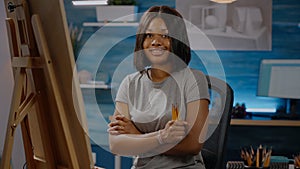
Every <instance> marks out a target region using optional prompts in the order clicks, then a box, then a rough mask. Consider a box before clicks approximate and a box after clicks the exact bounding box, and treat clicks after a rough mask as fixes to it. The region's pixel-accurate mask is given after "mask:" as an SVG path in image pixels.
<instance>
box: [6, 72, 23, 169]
mask: <svg viewBox="0 0 300 169" xmlns="http://www.w3.org/2000/svg"><path fill="white" fill-rule="evenodd" d="M25 76H26V75H25V69H23V68H18V69H17V71H16V74H15V86H14V91H13V97H12V100H13V101H12V102H11V107H10V113H9V119H8V124H7V129H6V137H5V143H4V149H3V155H2V160H1V169H8V168H9V167H10V160H11V153H12V148H13V143H14V136H15V130H16V128H17V125H18V124H15V120H16V119H17V117H18V114H17V112H18V108H19V105H20V103H21V95H22V89H23V82H24V79H25Z"/></svg>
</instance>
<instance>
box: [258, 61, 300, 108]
mask: <svg viewBox="0 0 300 169" xmlns="http://www.w3.org/2000/svg"><path fill="white" fill-rule="evenodd" d="M257 96H265V97H275V98H283V99H286V101H287V105H286V106H287V110H286V111H287V113H289V112H290V110H288V109H289V108H290V107H291V106H292V105H290V104H289V103H290V102H291V101H292V102H293V103H294V101H295V100H299V99H300V59H264V60H262V61H261V65H260V70H259V79H258V87H257Z"/></svg>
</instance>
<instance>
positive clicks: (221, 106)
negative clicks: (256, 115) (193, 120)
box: [201, 75, 234, 169]
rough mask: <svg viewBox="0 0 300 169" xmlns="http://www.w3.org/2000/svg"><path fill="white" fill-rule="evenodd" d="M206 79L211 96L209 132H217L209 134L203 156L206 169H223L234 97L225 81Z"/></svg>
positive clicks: (213, 78) (208, 77) (212, 78)
mask: <svg viewBox="0 0 300 169" xmlns="http://www.w3.org/2000/svg"><path fill="white" fill-rule="evenodd" d="M206 78H207V81H208V87H209V90H210V94H211V103H210V110H209V111H210V112H209V118H210V123H209V125H208V129H209V130H208V131H212V130H213V129H214V128H215V130H213V132H212V133H208V137H209V138H208V139H207V140H206V141H205V143H204V145H203V148H202V150H201V154H202V157H203V160H204V164H205V167H206V169H222V168H225V164H226V162H225V161H224V155H225V152H226V150H225V147H226V140H227V130H228V128H229V125H230V120H231V111H232V106H233V99H234V95H233V90H232V88H231V87H230V86H229V85H228V84H227V83H226V82H225V81H223V80H221V79H218V78H216V77H212V76H209V75H206ZM218 121H219V123H218Z"/></svg>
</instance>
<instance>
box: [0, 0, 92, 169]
mask: <svg viewBox="0 0 300 169" xmlns="http://www.w3.org/2000/svg"><path fill="white" fill-rule="evenodd" d="M30 1H31V4H30V3H28V2H27V1H26V0H22V1H21V2H19V1H18V0H10V1H8V0H5V4H6V5H7V6H6V9H8V11H7V16H8V19H7V20H6V23H7V29H8V35H9V44H10V49H11V52H10V53H11V62H12V67H13V70H14V78H15V86H14V91H13V98H12V103H11V108H10V114H9V121H8V125H7V131H6V138H5V144H4V150H3V155H2V161H1V166H0V167H1V169H8V168H10V159H11V152H12V148H13V142H14V135H15V129H16V127H17V126H18V125H19V124H21V129H22V137H23V143H24V149H25V155H26V163H27V167H28V168H30V169H39V168H40V169H52V168H58V169H80V168H93V162H92V157H91V148H90V142H89V138H88V137H87V135H86V124H85V119H84V117H83V116H82V115H79V116H78V114H76V112H75V109H76V108H78V107H80V106H82V105H78V104H80V98H79V103H77V105H75V104H76V103H73V102H72V103H69V101H68V100H66V97H67V96H65V97H64V94H65V93H64V94H62V93H61V91H62V90H63V89H62V87H64V86H63V85H62V86H59V85H58V84H59V83H58V81H61V80H62V79H64V78H70V77H69V76H70V73H69V74H65V75H64V76H62V77H58V76H57V72H55V69H54V67H55V65H54V64H53V61H52V59H53V58H51V57H57V56H51V52H50V51H49V47H48V44H47V42H49V40H48V39H47V38H46V36H45V34H44V31H43V26H42V23H41V19H40V15H39V14H37V15H32V14H31V12H32V11H30V10H29V7H31V8H30V9H31V10H33V11H34V10H35V9H36V10H40V9H41V10H43V8H47V6H48V5H49V4H47V2H37V1H35V2H34V0H30ZM48 3H50V4H51V3H52V5H54V6H55V5H56V6H57V7H60V6H61V3H62V2H61V1H59V0H56V1H53V0H51V2H48ZM33 4H34V5H35V6H34V5H33ZM30 5H31V6H30ZM50 6H51V5H50ZM51 7H53V6H51ZM60 8H61V7H60ZM57 11H58V13H57V15H58V16H56V17H59V18H58V19H57V18H56V20H55V21H57V22H58V23H63V21H64V18H63V17H64V16H63V15H61V13H60V11H61V9H57ZM57 11H54V12H53V13H54V14H56V13H55V12H57ZM37 13H38V12H37ZM41 16H42V14H41ZM61 18H62V19H61ZM30 20H31V22H30ZM62 25H63V24H62ZM62 32H64V30H63V31H62ZM63 38H64V37H63ZM64 40H65V39H63V40H62V43H63V42H66V43H65V44H67V46H68V40H66V41H64ZM51 45H53V44H51V40H50V46H51ZM57 45H59V43H58V44H57ZM52 47H53V46H52ZM66 50H67V51H66V53H67V54H69V53H68V52H69V51H68V49H66ZM62 52H63V51H62ZM54 53H55V52H54ZM66 57H69V55H67V56H66ZM71 57H72V56H71ZM61 61H62V62H69V60H67V61H64V60H61ZM71 61H72V60H71ZM62 64H63V63H62ZM57 67H59V66H57ZM57 67H56V68H57ZM60 67H62V66H60ZM68 68H69V69H71V70H72V68H73V67H72V62H69V65H67V66H66V72H67V70H68ZM71 79H72V77H71ZM64 85H65V86H66V85H67V86H70V83H66V84H65V83H64ZM73 85H74V84H73ZM71 87H72V82H71ZM77 87H78V86H77ZM75 89H76V84H75ZM66 90H67V89H66ZM67 91H68V90H67ZM77 92H78V91H77ZM67 94H69V93H67ZM75 96H76V95H75ZM69 99H70V100H72V98H69ZM65 104H67V105H65ZM73 104H74V105H73ZM76 106H78V107H76ZM74 107H75V108H74ZM78 109H80V108H78ZM80 122H81V123H80Z"/></svg>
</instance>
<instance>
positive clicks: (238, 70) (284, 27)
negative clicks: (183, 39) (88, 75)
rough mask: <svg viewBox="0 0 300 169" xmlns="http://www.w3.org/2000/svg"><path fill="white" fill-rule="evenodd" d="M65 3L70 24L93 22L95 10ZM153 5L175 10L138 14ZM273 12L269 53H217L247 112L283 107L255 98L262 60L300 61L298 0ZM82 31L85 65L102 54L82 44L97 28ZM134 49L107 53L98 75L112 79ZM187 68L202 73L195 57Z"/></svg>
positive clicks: (120, 47) (129, 44)
mask: <svg viewBox="0 0 300 169" xmlns="http://www.w3.org/2000/svg"><path fill="white" fill-rule="evenodd" d="M65 3H66V10H67V11H66V12H67V16H68V21H69V22H70V23H73V24H75V25H78V26H79V27H82V23H83V22H95V21H96V18H95V16H96V14H95V9H94V8H93V7H85V8H80V7H75V8H74V7H73V6H72V5H71V4H70V3H69V2H68V1H65ZM152 5H169V6H171V7H175V0H164V1H138V6H139V12H143V11H145V10H146V9H147V8H148V7H150V6H152ZM272 9H273V13H272V20H273V21H272V50H271V51H217V52H218V55H219V57H220V59H221V62H222V64H223V67H224V70H225V73H226V78H227V82H228V83H229V84H230V85H231V86H232V88H233V90H234V91H235V103H245V104H246V107H247V108H273V109H276V108H277V107H279V106H281V105H282V104H283V103H284V101H283V100H281V99H276V98H266V97H258V96H256V90H257V84H258V75H259V65H260V61H261V60H262V59H300V49H299V47H298V46H299V41H300V28H299V26H298V22H299V18H300V12H298V11H299V10H300V2H299V1H297V0H288V1H282V0H273V6H272ZM78 11H82V13H83V15H80V16H78V15H76V14H75V13H78ZM77 16H78V17H77ZM75 18H76V19H75ZM83 28H84V30H85V31H84V34H83V37H82V40H81V41H80V47H83V48H89V50H93V52H89V53H88V54H87V53H79V52H78V53H77V56H78V55H79V56H80V55H84V57H85V58H88V59H87V62H92V57H95V56H93V55H97V53H101V52H102V51H101V48H98V49H90V48H92V47H91V46H90V47H89V46H87V45H86V44H85V42H87V41H91V39H92V38H90V36H91V35H93V33H94V32H96V31H97V30H98V29H99V28H97V27H83ZM124 29H125V28H124ZM112 31H113V29H112ZM89 38H90V39H89ZM102 38H103V37H99V38H94V40H93V42H90V44H97V43H99V41H101V39H102ZM133 46H134V37H132V38H127V39H125V40H124V41H121V42H120V43H118V44H117V45H116V46H115V48H114V49H113V50H111V51H109V53H108V54H107V57H105V59H106V60H105V61H103V64H102V65H100V66H99V67H100V69H101V71H106V72H108V73H109V74H110V75H112V74H113V73H114V68H115V66H114V65H118V64H119V63H120V62H121V61H122V60H123V59H124V57H126V56H127V55H128V54H130V53H132V50H133V49H132V48H133ZM79 51H80V50H79ZM195 53H196V54H197V55H200V56H203V55H204V56H205V55H207V53H205V52H203V51H195ZM208 57H209V56H208ZM108 65H109V66H110V67H109V66H108ZM101 66H102V67H101ZM190 66H191V67H193V68H196V69H200V70H203V67H202V65H201V62H199V60H198V59H197V57H195V56H193V58H192V61H191V63H190ZM80 68H81V67H79V69H80Z"/></svg>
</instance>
